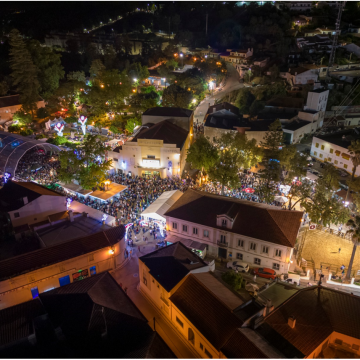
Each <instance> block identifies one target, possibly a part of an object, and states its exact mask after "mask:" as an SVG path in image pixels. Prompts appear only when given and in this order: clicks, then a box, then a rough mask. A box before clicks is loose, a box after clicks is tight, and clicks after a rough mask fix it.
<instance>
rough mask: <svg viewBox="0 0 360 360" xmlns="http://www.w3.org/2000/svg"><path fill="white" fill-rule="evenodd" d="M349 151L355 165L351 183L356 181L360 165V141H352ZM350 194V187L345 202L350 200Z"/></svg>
mask: <svg viewBox="0 0 360 360" xmlns="http://www.w3.org/2000/svg"><path fill="white" fill-rule="evenodd" d="M348 150H349V153H350V158H351V162H352V164H353V169H352V173H351V181H354V179H355V173H356V169H357V167H358V166H359V165H360V140H353V141H351V145H349V146H348ZM349 193H350V186H349V188H348V191H347V194H346V199H345V201H346V200H347V199H348V197H349Z"/></svg>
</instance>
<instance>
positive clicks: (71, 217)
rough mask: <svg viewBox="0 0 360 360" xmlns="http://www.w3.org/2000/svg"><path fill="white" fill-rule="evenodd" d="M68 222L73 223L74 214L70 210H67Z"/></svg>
mask: <svg viewBox="0 0 360 360" xmlns="http://www.w3.org/2000/svg"><path fill="white" fill-rule="evenodd" d="M69 220H70V222H74V213H73V211H72V210H69Z"/></svg>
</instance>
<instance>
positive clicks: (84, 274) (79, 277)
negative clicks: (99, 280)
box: [72, 269, 89, 281]
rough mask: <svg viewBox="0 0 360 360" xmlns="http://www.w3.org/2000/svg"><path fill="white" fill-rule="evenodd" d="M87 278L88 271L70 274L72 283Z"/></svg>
mask: <svg viewBox="0 0 360 360" xmlns="http://www.w3.org/2000/svg"><path fill="white" fill-rule="evenodd" d="M88 276H89V270H88V269H84V270H79V271H78V272H76V273H74V274H72V277H73V281H77V280H82V279H86V278H87V277H88Z"/></svg>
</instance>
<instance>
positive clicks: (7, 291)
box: [0, 239, 125, 309]
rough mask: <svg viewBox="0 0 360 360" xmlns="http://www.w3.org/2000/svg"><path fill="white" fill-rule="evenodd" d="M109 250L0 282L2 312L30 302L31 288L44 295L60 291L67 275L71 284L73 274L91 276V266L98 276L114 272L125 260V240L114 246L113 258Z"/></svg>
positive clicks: (0, 307)
mask: <svg viewBox="0 0 360 360" xmlns="http://www.w3.org/2000/svg"><path fill="white" fill-rule="evenodd" d="M110 249H111V247H110V246H108V247H106V248H103V249H100V250H98V251H95V252H92V253H88V254H84V255H81V256H78V257H75V258H72V259H69V260H66V261H62V262H59V263H56V264H53V265H50V266H46V267H43V268H41V269H37V270H34V271H30V272H28V273H26V274H23V275H18V276H15V277H13V278H11V279H8V280H3V281H0V309H4V308H7V307H9V306H13V305H17V304H20V303H22V302H25V301H29V300H31V299H32V295H31V288H34V287H38V291H39V293H42V292H44V291H47V290H49V289H51V288H53V287H55V288H56V287H59V286H60V284H59V278H61V277H64V276H66V275H69V276H70V282H72V281H73V278H72V274H74V273H75V272H77V271H78V270H80V269H81V270H84V269H88V270H89V276H90V267H91V266H96V272H97V273H100V272H103V271H106V270H111V269H115V268H116V267H118V266H120V265H121V264H122V263H123V262H124V260H125V259H124V249H125V241H124V239H122V240H120V242H119V243H117V244H116V245H115V246H114V249H115V254H114V255H112V254H110ZM92 256H93V260H92ZM80 281H81V280H80Z"/></svg>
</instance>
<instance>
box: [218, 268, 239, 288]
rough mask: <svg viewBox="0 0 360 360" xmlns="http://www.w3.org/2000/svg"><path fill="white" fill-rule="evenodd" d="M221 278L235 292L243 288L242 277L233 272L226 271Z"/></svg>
mask: <svg viewBox="0 0 360 360" xmlns="http://www.w3.org/2000/svg"><path fill="white" fill-rule="evenodd" d="M221 278H222V279H223V281H225V282H226V283H227V284H228V285H230V286H231V288H232V289H233V290H235V291H238V290H240V289H241V287H242V286H243V277H242V276H241V275H240V274H238V273H236V272H235V271H232V270H231V271H227V272H225V273H223V274H222V275H221Z"/></svg>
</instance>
